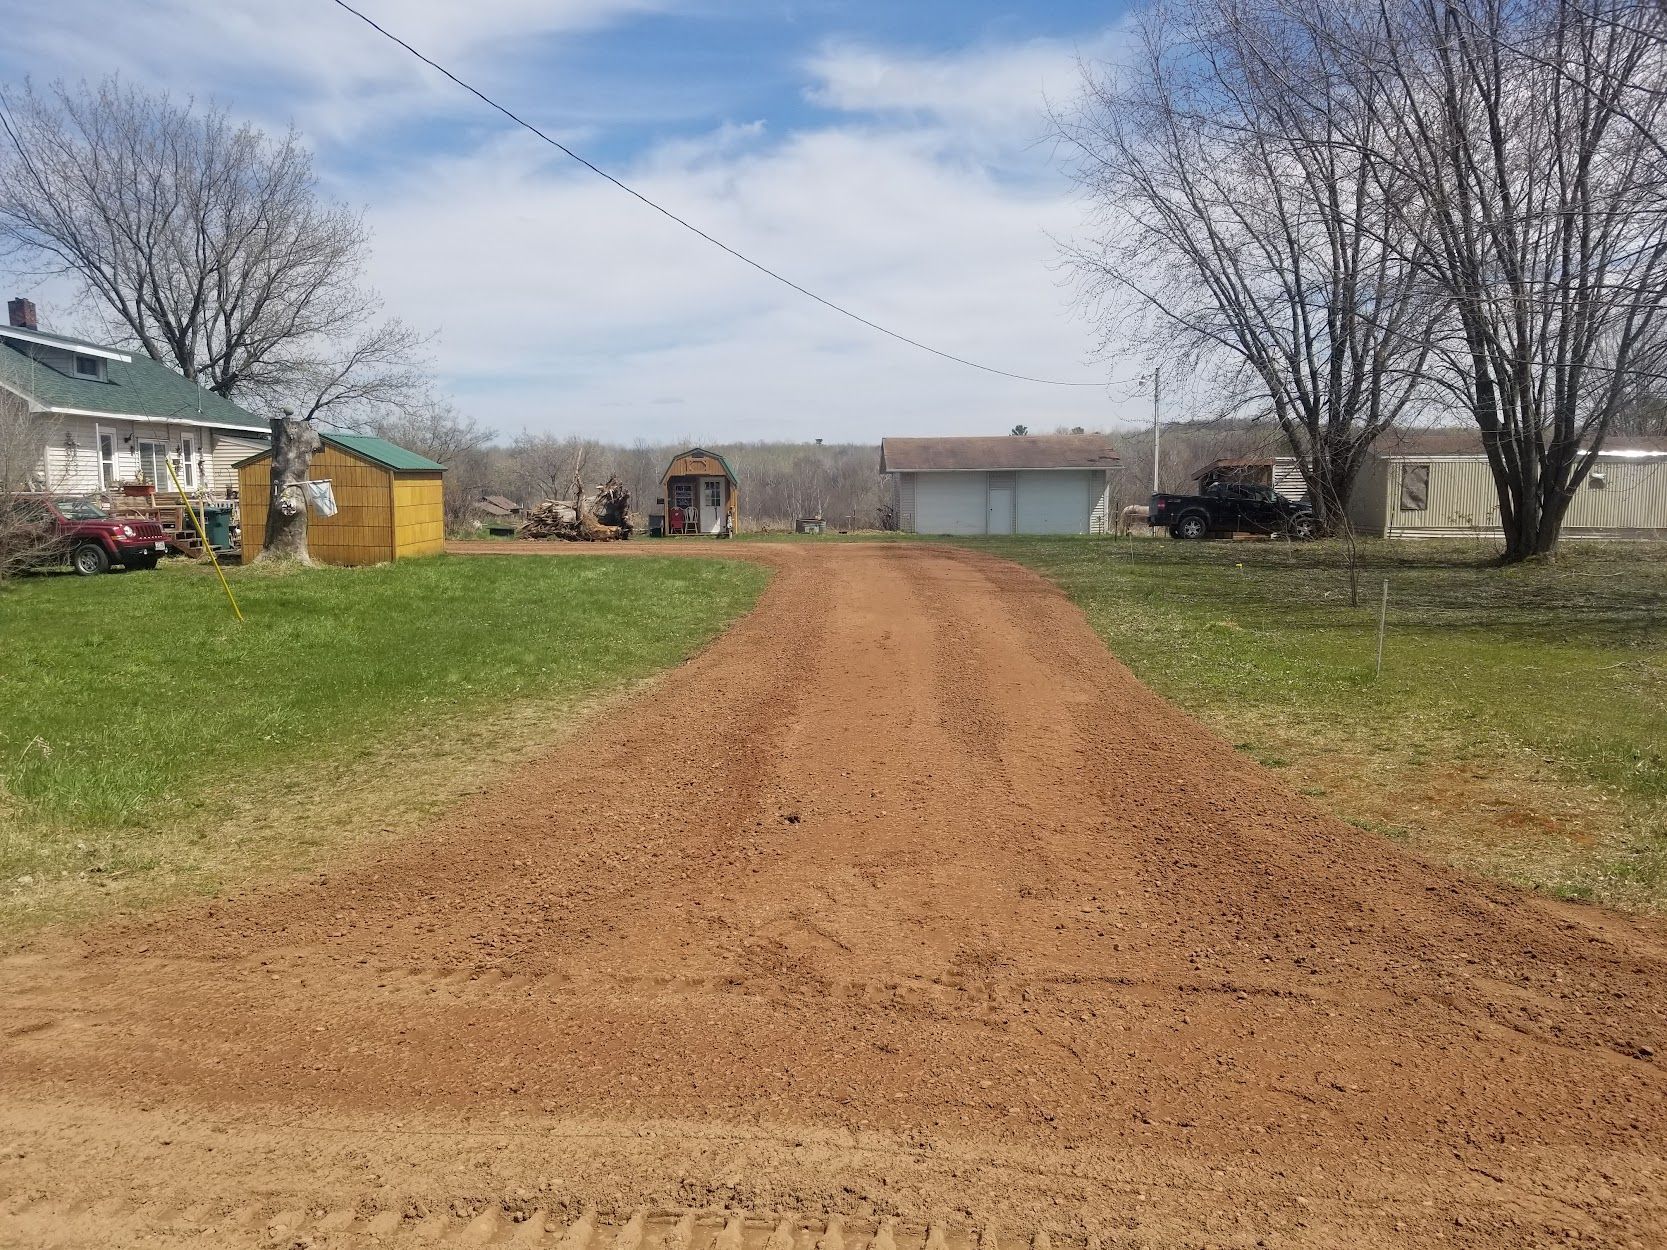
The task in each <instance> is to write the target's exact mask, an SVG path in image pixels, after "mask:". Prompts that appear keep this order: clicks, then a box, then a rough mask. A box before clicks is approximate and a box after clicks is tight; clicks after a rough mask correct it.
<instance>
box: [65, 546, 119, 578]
mask: <svg viewBox="0 0 1667 1250" xmlns="http://www.w3.org/2000/svg"><path fill="white" fill-rule="evenodd" d="M69 566H70V568H72V569H74V570H75V571H76V572H77V573H79V574H81V576H82V577H97V576H98V575H99V574H100V573H108V572H109V571H110V557H109V556H107V555H105V554H104V548H103V547H100V546H99V545H98V544H97V543H82V544H81V545H80V546H79V547H77V548H76V549H75V550H74V551H72V552H70V553H69Z"/></svg>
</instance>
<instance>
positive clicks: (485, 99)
mask: <svg viewBox="0 0 1667 1250" xmlns="http://www.w3.org/2000/svg"><path fill="white" fill-rule="evenodd" d="M335 3H336V4H337V5H338V6H339V7H340V8H343V9H345V10H347V11H348V12H349V13H351V14H352V15H353V16H354V17H356V18H358V19H359V20H360V21H361V22H363V23H364V24H365V25H367V26H369V27H370V28H371V29H372V30H374V31H375V32H376V33H377V34H379V35H381V36H382V37H383V38H384V39H387V40H389V41H390V42H393V43H396V44H398V45H399V46H400V47H402V48H404V49H405V50H406V51H407V52H409V53H410V54H411V55H412V56H414V57H416V58H417V59H418V60H419V61H421V62H422V63H423V64H424V65H427V66H428V67H429V68H430V69H433V70H437V71H438V72H440V73H441V74H444V75H445V76H446V77H447V78H449V79H451V80H452V82H454V83H456V84H457V85H458V86H459V87H462V88H463V90H465V91H467V92H468V93H469V94H470V95H472V96H475V97H476V98H477V99H479V100H480V101H481V102H482V103H483V104H486V105H487V106H488V107H490V108H493V109H496V110H497V111H498V112H500V113H502V114H503V115H504V116H505V117H507V118H509V120H510V121H512V122H514V123H515V124H516V125H517V126H520V127H521V128H522V129H523V130H527V131H530V132H531V133H532V134H534V135H537V136H538V137H539V138H540V139H542V140H544V142H545V143H548V144H549V145H550V146H551V147H553V148H555V149H556V150H557V151H558V152H560V153H562V154H563V155H564V156H567V157H570V158H571V159H573V160H575V161H577V162H578V163H579V164H581V165H583V166H584V167H585V168H586V169H588V170H590V172H591V173H593V174H595V175H596V176H597V177H599V178H603V179H605V180H607V181H608V182H611V183H613V185H614V186H616V187H618V188H619V189H620V190H621V191H623V192H625V193H626V194H627V195H629V196H631V197H632V198H634V199H637V200H640V201H642V203H644V204H646V205H648V207H649V208H652V209H653V210H654V211H655V212H657V213H659V214H660V215H661V216H663V217H669V218H670V219H671V220H672V221H674V222H676V223H677V224H678V225H680V226H682V227H683V228H684V229H685V230H688V231H690V232H691V233H693V234H697V235H699V236H700V237H701V238H703V239H705V240H706V241H707V242H708V243H710V244H711V245H712V246H713V247H716V248H718V249H720V250H721V251H725V252H728V253H729V254H730V255H731V256H733V257H734V258H735V259H736V260H738V261H740V262H741V263H742V264H745V265H751V266H752V267H753V268H754V269H756V270H758V272H760V273H762V274H764V275H766V276H767V277H771V278H774V279H775V280H776V281H777V282H779V283H781V284H782V285H783V286H786V287H791V288H792V289H793V290H795V291H797V292H798V293H799V294H800V295H803V296H806V297H807V298H809V299H813V300H815V301H816V302H817V303H818V304H821V305H822V306H823V307H824V308H831V309H832V310H833V311H834V312H836V313H839V314H840V315H841V316H843V317H849V318H850V319H851V320H852V321H855V322H858V323H859V324H861V325H865V326H867V327H868V328H869V329H870V330H877V331H879V332H880V333H881V334H884V335H886V336H887V337H888V338H894V339H896V340H897V341H898V342H899V343H907V344H908V345H909V346H910V347H916V348H919V349H920V350H921V351H923V352H930V353H931V354H932V355H934V356H941V357H942V358H943V359H945V360H952V361H954V362H955V363H956V364H958V365H966V366H967V367H968V368H969V369H978V370H981V371H982V372H984V373H993V374H996V375H997V376H998V377H1003V378H1012V379H1014V380H1015V381H1018V382H1036V383H1039V384H1040V385H1042V386H1099V387H1104V386H1107V385H1109V384H1110V383H1109V382H1106V381H1101V382H1063V381H1060V380H1058V379H1056V378H1034V377H1030V376H1029V375H1027V374H1023V373H1009V372H1008V371H1007V370H1006V369H997V368H996V367H995V366H993V365H981V364H979V363H978V362H977V361H976V360H968V359H967V358H966V357H964V356H957V355H955V354H954V353H953V352H946V351H942V350H940V349H938V348H936V347H932V346H929V345H928V344H926V343H922V342H921V341H920V340H919V339H912V338H910V337H909V336H908V335H906V334H900V333H898V332H897V331H896V330H890V329H887V328H886V327H885V326H883V325H881V324H880V323H879V322H877V321H870V320H869V319H868V318H867V317H864V316H863V315H862V314H861V313H857V312H853V311H852V310H851V309H849V308H846V307H845V306H844V305H842V304H836V303H834V302H833V301H832V300H831V299H827V298H826V297H824V296H821V295H818V294H817V293H816V292H815V291H812V290H809V289H808V288H806V287H803V286H800V285H799V284H798V283H797V282H795V281H793V279H791V278H789V277H786V276H785V275H783V274H780V273H777V272H776V271H775V270H774V269H771V268H770V267H769V266H768V265H765V264H762V263H760V262H759V261H756V260H754V259H753V258H752V257H750V256H747V255H745V254H744V253H741V252H738V251H736V250H735V249H734V248H732V247H730V246H729V244H727V243H725V242H724V241H723V240H722V239H719V238H716V237H714V236H713V235H710V234H708V233H706V231H704V230H702V229H701V228H700V227H699V226H697V225H695V224H694V223H693V222H690V221H689V220H687V219H686V218H683V217H679V216H678V215H677V214H676V213H674V212H672V211H671V209H669V208H667V207H665V206H664V205H663V204H658V203H656V202H655V201H653V200H651V199H649V198H648V197H647V196H646V195H644V194H643V193H642V192H641V191H638V190H637V189H636V188H635V187H632V186H629V185H627V184H626V183H623V182H621V181H620V180H619V179H618V178H615V177H614V176H613V175H612V174H610V173H609V172H608V171H607V170H605V169H602V168H600V167H599V166H597V165H594V164H592V163H591V162H590V161H588V160H586V159H585V158H584V157H583V156H580V155H579V154H578V153H577V152H575V151H574V150H573V149H572V148H570V147H568V146H567V145H566V144H564V143H562V142H560V141H559V140H557V139H553V138H551V137H550V136H549V135H547V134H545V133H544V132H543V131H542V130H540V129H539V128H538V127H537V126H535V125H533V124H532V123H531V122H529V121H527V120H526V119H525V118H522V117H520V116H517V115H516V114H515V113H514V112H512V111H511V110H509V109H508V108H506V107H504V106H503V105H502V104H499V103H498V102H497V101H496V100H494V99H493V98H492V97H491V96H489V95H487V94H486V93H485V92H484V91H482V90H480V88H478V87H475V86H472V85H470V84H469V83H466V82H464V81H463V79H461V78H459V77H458V76H457V75H456V74H454V73H452V72H451V71H450V70H449V69H447V68H446V67H445V66H444V65H441V64H440V63H439V62H438V61H436V60H434V59H432V58H431V57H428V56H425V55H424V54H423V53H421V52H419V51H417V49H415V48H413V47H412V46H411V45H410V44H408V43H406V42H405V40H403V39H401V38H400V37H399V36H398V35H396V34H394V33H393V32H392V31H391V30H388V29H387V28H386V27H383V26H380V25H378V24H377V23H376V22H375V21H374V20H373V19H371V18H369V17H366V16H365V15H364V14H363V13H361V12H359V10H358V9H356V8H354V7H353V6H352V5H351V4H348V3H347V0H335Z"/></svg>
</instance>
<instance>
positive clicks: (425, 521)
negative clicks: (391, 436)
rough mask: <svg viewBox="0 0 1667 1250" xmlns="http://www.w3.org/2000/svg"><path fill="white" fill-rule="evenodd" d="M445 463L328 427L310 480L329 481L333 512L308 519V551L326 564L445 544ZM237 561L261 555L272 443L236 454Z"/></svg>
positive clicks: (369, 560)
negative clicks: (249, 452)
mask: <svg viewBox="0 0 1667 1250" xmlns="http://www.w3.org/2000/svg"><path fill="white" fill-rule="evenodd" d="M444 473H445V466H444V465H442V464H439V463H437V462H436V461H433V460H430V459H429V458H428V457H427V456H419V455H418V454H417V453H416V452H414V451H410V450H407V449H406V448H404V447H400V446H397V445H396V444H394V443H390V442H388V441H387V440H386V439H382V438H373V437H371V436H369V435H366V434H326V435H324V447H323V450H321V451H319V452H318V453H316V454H315V455H314V456H313V459H312V465H311V467H310V469H309V470H308V472H307V477H308V479H309V480H311V481H315V482H318V481H325V480H328V481H329V482H330V484H331V488H332V490H333V491H334V493H335V497H336V515H335V516H331V517H322V516H319V515H318V513H316V512H313V513H311V514H310V515H309V516H308V518H307V550H308V552H309V553H310V554H311V555H312V557H313V559H315V560H321V561H323V562H324V563H326V564H383V563H385V562H387V561H389V560H398V559H400V558H402V557H405V556H426V555H433V554H435V553H436V552H438V551H440V550H441V549H442V548H443V547H444V546H445V541H446V515H445V502H444V495H443V485H444V483H443V475H444ZM237 475H238V488H239V494H240V495H241V497H242V504H243V563H245V564H248V563H249V562H250V561H251V560H253V559H254V558H255V557H256V556H257V555H259V554H260V550H261V544H262V542H263V540H264V539H265V537H266V513H267V509H268V508H269V507H270V506H271V504H272V453H271V451H270V450H268V451H263V452H260V453H258V454H257V455H253V456H250V457H249V458H248V459H246V460H241V461H239V462H238V465H237Z"/></svg>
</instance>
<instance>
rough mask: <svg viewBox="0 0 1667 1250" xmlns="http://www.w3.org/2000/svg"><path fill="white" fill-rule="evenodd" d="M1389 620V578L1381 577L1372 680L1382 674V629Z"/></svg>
mask: <svg viewBox="0 0 1667 1250" xmlns="http://www.w3.org/2000/svg"><path fill="white" fill-rule="evenodd" d="M1388 621H1389V579H1388V578H1387V577H1386V578H1384V579H1383V599H1382V600H1381V601H1380V602H1379V604H1378V664H1377V668H1376V670H1375V671H1374V672H1373V673H1372V678H1373V680H1376V679H1377V678H1379V677H1382V676H1383V631H1384V627H1385V625H1387V624H1388Z"/></svg>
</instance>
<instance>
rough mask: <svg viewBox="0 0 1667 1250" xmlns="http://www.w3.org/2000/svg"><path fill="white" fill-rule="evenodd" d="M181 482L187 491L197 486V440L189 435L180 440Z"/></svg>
mask: <svg viewBox="0 0 1667 1250" xmlns="http://www.w3.org/2000/svg"><path fill="white" fill-rule="evenodd" d="M179 481H180V485H181V486H184V487H185V488H186V489H187V490H189V489H190V488H191V487H193V486H195V485H196V484H197V440H196V439H194V438H192V437H191V436H190V435H189V434H187V435H186V436H185V437H184V438H182V439H180V440H179Z"/></svg>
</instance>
